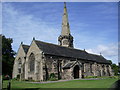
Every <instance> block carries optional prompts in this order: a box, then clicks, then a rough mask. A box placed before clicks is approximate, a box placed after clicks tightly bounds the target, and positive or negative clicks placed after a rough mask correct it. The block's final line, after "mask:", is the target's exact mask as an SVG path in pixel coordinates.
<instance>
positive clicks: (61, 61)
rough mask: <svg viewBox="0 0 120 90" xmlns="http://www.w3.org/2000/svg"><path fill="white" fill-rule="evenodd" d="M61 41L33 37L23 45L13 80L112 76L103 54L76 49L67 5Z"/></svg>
mask: <svg viewBox="0 0 120 90" xmlns="http://www.w3.org/2000/svg"><path fill="white" fill-rule="evenodd" d="M58 42H59V45H56V44H51V43H47V42H42V41H39V40H36V39H35V38H33V40H32V42H31V44H30V45H24V44H23V43H21V44H20V47H19V49H18V52H17V56H16V58H15V61H14V66H13V78H17V77H19V78H20V79H21V80H35V81H44V80H49V79H50V78H51V76H52V75H53V76H54V78H56V79H77V78H85V77H88V76H112V75H113V72H112V69H111V65H110V62H109V61H108V60H107V59H105V58H104V57H103V56H102V55H96V54H91V53H88V52H87V51H85V50H79V49H75V48H74V44H73V36H72V35H71V33H70V27H69V22H68V13H67V8H66V3H64V13H63V19H62V32H61V35H60V36H59V37H58Z"/></svg>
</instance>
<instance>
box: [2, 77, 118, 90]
mask: <svg viewBox="0 0 120 90" xmlns="http://www.w3.org/2000/svg"><path fill="white" fill-rule="evenodd" d="M117 80H118V79H115V78H106V79H100V80H72V81H65V82H55V83H44V84H43V83H28V82H25V81H14V80H12V81H11V82H12V83H11V85H12V88H110V86H111V85H112V84H113V83H114V82H115V81H117ZM7 83H8V81H4V82H3V87H5V85H6V84H7Z"/></svg>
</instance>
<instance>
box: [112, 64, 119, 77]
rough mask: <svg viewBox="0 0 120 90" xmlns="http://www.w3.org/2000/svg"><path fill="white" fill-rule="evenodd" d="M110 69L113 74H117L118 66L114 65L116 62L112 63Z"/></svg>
mask: <svg viewBox="0 0 120 90" xmlns="http://www.w3.org/2000/svg"><path fill="white" fill-rule="evenodd" d="M112 69H113V71H114V75H118V71H119V70H118V69H119V68H118V66H117V65H116V64H112Z"/></svg>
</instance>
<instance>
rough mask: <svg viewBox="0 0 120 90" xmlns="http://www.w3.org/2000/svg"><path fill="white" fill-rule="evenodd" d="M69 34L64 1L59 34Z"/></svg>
mask: <svg viewBox="0 0 120 90" xmlns="http://www.w3.org/2000/svg"><path fill="white" fill-rule="evenodd" d="M69 34H70V28H69V22H68V13H67V7H66V2H64V13H63V19H62V33H61V35H69Z"/></svg>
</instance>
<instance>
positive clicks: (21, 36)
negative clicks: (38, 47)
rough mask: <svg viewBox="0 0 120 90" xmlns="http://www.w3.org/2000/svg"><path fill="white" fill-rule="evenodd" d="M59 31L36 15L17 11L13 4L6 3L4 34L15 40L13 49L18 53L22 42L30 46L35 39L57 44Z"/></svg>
mask: <svg viewBox="0 0 120 90" xmlns="http://www.w3.org/2000/svg"><path fill="white" fill-rule="evenodd" d="M57 32H58V31H57V29H56V28H54V27H51V26H50V25H49V24H47V22H45V21H43V20H42V19H40V18H39V21H38V20H37V19H36V18H35V17H34V15H32V14H29V15H25V14H23V13H22V12H20V11H17V9H15V8H14V7H13V6H12V5H11V4H8V3H4V7H3V34H4V35H6V36H7V37H11V38H13V49H14V50H15V51H17V49H18V47H19V44H20V42H21V41H23V42H25V44H30V43H31V41H32V38H33V37H36V38H37V39H38V40H41V41H47V42H52V43H56V42H57V40H56V41H55V38H57V36H58V33H57Z"/></svg>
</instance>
